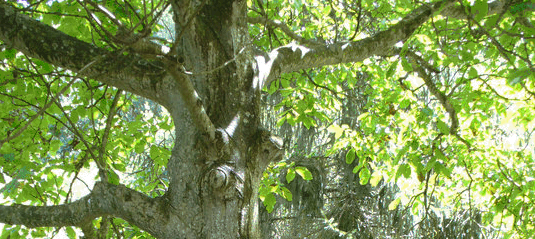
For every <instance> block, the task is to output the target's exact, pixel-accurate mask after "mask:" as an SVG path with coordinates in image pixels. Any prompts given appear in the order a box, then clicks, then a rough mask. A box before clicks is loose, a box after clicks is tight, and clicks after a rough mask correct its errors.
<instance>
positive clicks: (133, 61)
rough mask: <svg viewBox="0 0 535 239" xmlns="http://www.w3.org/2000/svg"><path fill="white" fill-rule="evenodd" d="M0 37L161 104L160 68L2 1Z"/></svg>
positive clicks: (34, 54) (82, 74)
mask: <svg viewBox="0 0 535 239" xmlns="http://www.w3.org/2000/svg"><path fill="white" fill-rule="evenodd" d="M0 40H1V41H3V42H4V43H6V44H7V45H8V46H10V47H13V48H15V49H17V50H19V51H21V52H22V53H24V54H26V55H28V56H30V57H34V58H37V59H40V60H43V61H46V62H48V63H50V64H52V65H55V66H58V67H62V68H64V69H69V70H71V71H74V72H79V75H81V76H88V77H93V78H95V80H98V81H101V82H103V83H105V84H108V85H111V86H115V87H117V88H119V89H123V90H126V91H129V92H132V93H135V94H137V95H141V96H143V97H146V98H149V99H152V100H155V101H156V102H159V103H163V102H162V100H160V98H163V97H161V96H162V91H161V90H160V89H157V87H158V86H157V85H156V84H155V82H156V81H157V80H158V79H161V78H163V75H164V74H163V68H161V67H158V66H155V65H151V64H150V63H149V62H147V61H145V60H143V59H141V58H139V57H134V56H132V55H130V56H124V55H122V54H120V53H116V52H109V51H106V50H104V49H101V48H99V47H96V46H94V45H91V44H89V43H86V42H83V41H80V40H78V39H76V38H74V37H72V36H69V35H67V34H65V33H63V32H61V31H58V30H56V29H54V28H52V27H50V26H48V25H45V24H42V23H40V22H38V21H36V20H34V19H31V18H29V17H28V16H25V15H24V14H21V13H18V12H17V11H16V10H15V9H14V8H12V7H10V6H9V5H7V4H5V3H2V2H0ZM87 66H89V67H87ZM84 67H85V68H84ZM82 69H84V70H83V72H80V71H81V70H82ZM157 93H160V94H157ZM159 97H160V98H159Z"/></svg>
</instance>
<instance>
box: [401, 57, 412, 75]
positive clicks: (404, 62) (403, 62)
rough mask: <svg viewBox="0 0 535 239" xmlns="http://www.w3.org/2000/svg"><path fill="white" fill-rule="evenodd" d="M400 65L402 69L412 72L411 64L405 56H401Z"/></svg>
mask: <svg viewBox="0 0 535 239" xmlns="http://www.w3.org/2000/svg"><path fill="white" fill-rule="evenodd" d="M401 66H403V70H404V71H406V72H412V66H411V64H410V63H409V62H408V61H407V60H406V59H405V58H403V60H401Z"/></svg>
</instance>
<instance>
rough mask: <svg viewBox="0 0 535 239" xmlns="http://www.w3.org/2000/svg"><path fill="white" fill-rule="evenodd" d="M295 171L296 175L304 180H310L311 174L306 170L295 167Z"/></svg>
mask: <svg viewBox="0 0 535 239" xmlns="http://www.w3.org/2000/svg"><path fill="white" fill-rule="evenodd" d="M295 171H296V172H297V174H299V175H300V176H301V177H302V178H303V179H304V180H312V173H310V171H308V168H306V167H302V166H297V167H295Z"/></svg>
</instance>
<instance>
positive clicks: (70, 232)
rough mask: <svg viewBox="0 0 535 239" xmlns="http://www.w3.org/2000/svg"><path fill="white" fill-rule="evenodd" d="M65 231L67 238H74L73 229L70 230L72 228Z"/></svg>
mask: <svg viewBox="0 0 535 239" xmlns="http://www.w3.org/2000/svg"><path fill="white" fill-rule="evenodd" d="M65 231H66V232H67V236H69V238H76V232H75V231H74V229H72V227H66V228H65Z"/></svg>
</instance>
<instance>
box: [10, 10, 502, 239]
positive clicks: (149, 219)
mask: <svg viewBox="0 0 535 239" xmlns="http://www.w3.org/2000/svg"><path fill="white" fill-rule="evenodd" d="M450 4H451V1H441V2H437V3H434V4H429V5H425V6H422V7H420V8H418V9H416V10H414V11H413V12H412V13H410V14H408V15H407V16H406V17H405V18H403V19H402V20H401V21H400V22H398V23H397V24H395V25H393V26H392V27H391V28H390V29H388V30H385V31H383V32H380V33H378V34H376V35H374V36H371V37H369V38H366V39H363V40H360V41H356V42H347V43H336V44H332V45H325V44H324V45H320V44H310V45H307V46H304V45H297V44H291V45H288V46H283V47H280V48H277V49H274V50H273V51H272V52H271V53H269V54H268V53H256V52H255V51H254V50H253V49H252V47H250V46H248V45H249V39H248V32H247V22H246V21H247V16H246V1H243V0H241V1H240V0H234V1H232V0H174V1H171V5H172V8H173V11H174V20H175V22H176V33H177V36H176V37H177V39H176V40H175V47H176V49H173V51H174V52H175V53H176V56H177V57H178V58H180V59H184V62H183V64H182V63H180V64H178V63H169V62H165V61H163V62H160V61H152V62H151V64H146V63H147V61H146V60H145V59H142V58H140V57H136V56H133V55H132V54H131V55H128V56H124V55H122V54H120V53H115V52H109V51H106V50H103V49H100V48H98V47H96V46H93V45H91V44H89V43H85V42H82V41H80V40H77V39H76V38H73V37H70V36H68V35H66V34H63V33H61V32H59V31H57V30H56V29H54V28H52V27H50V26H46V25H43V24H41V23H39V22H38V21H35V20H32V19H30V18H28V17H26V16H24V15H22V14H19V13H17V12H16V11H15V10H14V9H13V8H11V7H9V6H7V4H6V3H3V2H0V40H2V41H3V42H4V43H6V44H7V45H9V46H11V47H13V48H15V49H17V50H19V51H21V52H22V53H24V54H26V55H28V56H30V57H34V58H38V59H41V60H44V61H47V62H49V63H51V64H53V65H56V66H59V67H63V68H65V69H69V70H72V71H74V72H78V73H79V74H80V76H86V77H90V78H94V79H95V80H98V81H101V82H103V83H105V84H108V85H111V86H115V87H117V88H119V89H123V90H126V91H129V92H132V93H135V94H138V95H140V96H144V97H146V98H149V99H152V100H154V101H155V102H157V103H159V104H161V105H163V106H164V107H166V108H167V109H168V111H169V112H170V114H171V116H172V117H173V120H174V124H175V129H176V142H175V147H174V148H173V150H172V156H171V158H170V159H169V163H168V165H167V168H168V170H169V176H170V184H169V189H168V191H167V192H166V194H165V196H163V197H160V198H149V197H147V196H145V195H143V194H141V193H139V192H135V191H133V190H130V189H127V188H126V187H124V186H121V185H119V186H112V185H107V184H104V183H98V184H97V185H96V186H95V188H94V189H93V191H92V192H91V194H89V195H88V196H86V197H84V198H82V199H80V200H78V201H76V202H73V203H70V204H66V205H59V206H50V207H32V206H22V205H14V206H0V222H2V223H8V224H22V225H26V226H28V227H41V226H56V227H61V226H71V225H74V226H80V227H82V228H87V225H88V224H89V223H90V222H91V221H92V220H93V219H95V218H98V217H103V216H113V217H120V218H123V219H125V220H127V221H128V222H130V223H131V224H133V225H136V226H138V227H139V228H141V229H143V230H145V231H147V232H149V233H151V234H152V235H154V236H156V237H159V238H238V237H242V238H259V237H260V232H259V228H258V213H257V210H258V200H257V197H258V195H257V194H258V183H259V181H260V178H261V176H262V172H263V170H265V168H266V167H267V165H268V164H269V163H270V162H272V161H275V160H278V159H280V158H281V156H282V153H283V150H282V148H281V144H280V142H278V141H277V139H276V138H274V137H273V136H272V135H270V134H269V132H266V131H265V130H262V129H261V128H260V99H259V98H260V97H259V95H260V94H259V93H260V89H261V88H262V86H264V85H266V84H269V83H270V81H272V80H275V79H276V78H277V77H279V76H280V74H281V73H284V72H293V71H297V70H300V69H305V68H311V67H320V66H324V65H331V64H338V63H345V62H357V61H362V60H364V59H366V58H368V57H370V56H373V55H383V54H385V53H386V52H387V51H389V50H390V49H391V48H392V47H393V46H394V45H395V44H396V43H397V42H400V41H404V40H406V39H408V38H409V37H410V36H411V35H412V34H413V32H414V31H415V30H416V29H417V28H418V27H420V26H421V25H422V24H423V23H424V22H426V21H427V20H428V19H429V18H430V17H431V16H432V15H433V13H435V12H436V11H439V10H441V9H442V10H443V12H444V13H449V14H457V12H456V11H455V10H451V11H450V12H448V11H445V10H444V9H446V10H447V9H448V7H449V5H450ZM493 6H494V5H493ZM500 6H502V5H500ZM443 7H445V8H443ZM492 12H496V11H495V10H494V8H493V10H492ZM185 70H187V71H188V72H191V73H188V74H185ZM195 91H196V92H195ZM84 231H85V230H84Z"/></svg>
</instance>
